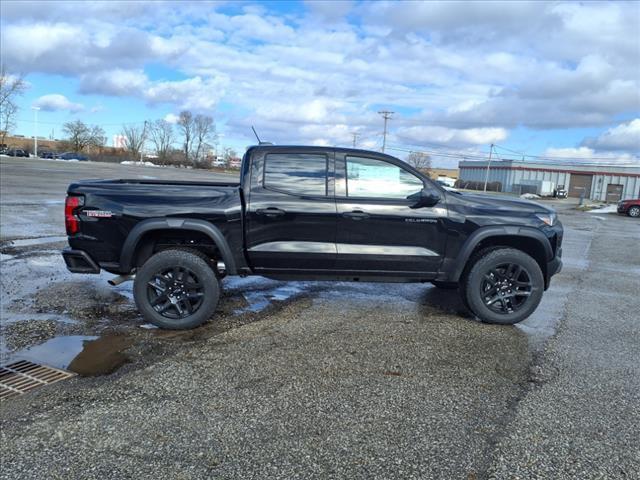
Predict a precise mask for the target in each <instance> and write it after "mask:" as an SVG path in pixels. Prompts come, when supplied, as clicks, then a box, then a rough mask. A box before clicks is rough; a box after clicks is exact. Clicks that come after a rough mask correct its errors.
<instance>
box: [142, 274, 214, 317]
mask: <svg viewBox="0 0 640 480" xmlns="http://www.w3.org/2000/svg"><path fill="white" fill-rule="evenodd" d="M147 286H148V288H147V299H148V301H149V305H151V306H152V307H153V309H154V310H155V311H156V312H158V313H159V314H160V315H162V316H163V317H165V318H169V319H172V320H175V319H180V318H186V317H188V316H190V315H193V314H194V313H195V312H197V311H198V309H199V308H200V306H201V305H202V299H203V297H204V289H203V287H202V284H201V283H200V281H199V279H198V276H197V275H196V274H195V273H194V272H192V271H191V270H189V269H188V268H186V267H173V268H170V269H167V270H164V271H161V272H158V273H157V274H155V275H154V276H153V278H152V279H151V280H150V281H149V282H147Z"/></svg>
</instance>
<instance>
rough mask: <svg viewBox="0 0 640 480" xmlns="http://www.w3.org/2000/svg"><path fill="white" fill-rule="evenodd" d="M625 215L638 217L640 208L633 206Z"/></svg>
mask: <svg viewBox="0 0 640 480" xmlns="http://www.w3.org/2000/svg"><path fill="white" fill-rule="evenodd" d="M627 215H629V216H630V217H634V218H638V217H640V207H637V206H635V205H634V206H633V207H631V208H629V210H627Z"/></svg>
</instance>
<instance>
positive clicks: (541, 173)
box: [458, 160, 640, 203]
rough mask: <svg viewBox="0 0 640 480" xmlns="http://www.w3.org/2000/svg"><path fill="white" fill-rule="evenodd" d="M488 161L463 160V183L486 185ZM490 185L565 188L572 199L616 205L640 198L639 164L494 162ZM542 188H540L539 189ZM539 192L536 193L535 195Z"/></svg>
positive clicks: (508, 189)
mask: <svg viewBox="0 0 640 480" xmlns="http://www.w3.org/2000/svg"><path fill="white" fill-rule="evenodd" d="M487 163H488V162H486V161H461V162H460V163H459V165H458V166H459V169H460V181H461V183H464V182H465V181H471V182H484V181H485V178H487ZM488 182H489V183H493V182H498V183H499V184H500V188H499V190H500V191H502V192H514V193H520V192H523V191H531V189H530V188H531V186H533V185H543V184H544V185H548V184H549V182H551V183H552V184H553V185H554V188H564V189H565V190H567V192H568V194H569V196H570V197H578V198H579V197H581V196H584V198H589V199H591V200H600V201H603V202H609V203H613V202H617V201H618V200H627V199H631V198H640V164H638V165H632V166H626V165H625V166H609V165H606V166H605V165H553V164H549V163H535V162H522V161H516V160H499V161H492V162H491V164H490V165H489V175H488ZM538 188H540V187H538ZM534 193H536V192H534Z"/></svg>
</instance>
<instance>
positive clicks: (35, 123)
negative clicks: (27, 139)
mask: <svg viewBox="0 0 640 480" xmlns="http://www.w3.org/2000/svg"><path fill="white" fill-rule="evenodd" d="M31 108H32V109H33V154H34V155H35V156H36V158H37V157H38V110H40V107H31Z"/></svg>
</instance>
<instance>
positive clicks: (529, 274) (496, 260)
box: [460, 247, 545, 325]
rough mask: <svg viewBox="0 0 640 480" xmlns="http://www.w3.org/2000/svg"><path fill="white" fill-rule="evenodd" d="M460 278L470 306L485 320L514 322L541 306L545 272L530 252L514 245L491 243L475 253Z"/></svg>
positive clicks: (465, 302)
mask: <svg viewBox="0 0 640 480" xmlns="http://www.w3.org/2000/svg"><path fill="white" fill-rule="evenodd" d="M469 265H470V266H469V271H468V272H466V273H465V274H464V275H463V278H462V279H461V282H460V294H461V295H462V300H463V302H464V304H465V306H467V307H468V308H469V310H470V311H471V312H472V313H473V314H474V315H476V316H477V317H478V318H479V319H480V320H482V321H483V322H485V323H497V324H502V325H513V324H514V323H518V322H521V321H522V320H524V319H525V318H527V317H528V316H529V315H531V314H532V313H533V312H534V310H535V309H536V308H537V307H538V305H539V303H540V300H541V299H542V294H543V292H544V287H545V284H544V275H543V273H542V269H541V268H540V265H539V264H538V262H536V260H535V259H533V258H532V257H531V256H530V255H528V254H527V253H525V252H523V251H522V250H518V249H515V248H512V247H492V248H488V249H486V250H483V251H480V252H478V253H476V254H475V255H474V256H473V258H472V259H471V260H470V261H469Z"/></svg>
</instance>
